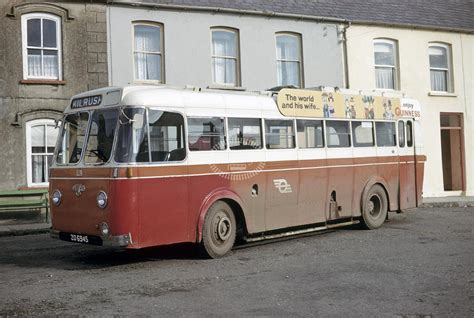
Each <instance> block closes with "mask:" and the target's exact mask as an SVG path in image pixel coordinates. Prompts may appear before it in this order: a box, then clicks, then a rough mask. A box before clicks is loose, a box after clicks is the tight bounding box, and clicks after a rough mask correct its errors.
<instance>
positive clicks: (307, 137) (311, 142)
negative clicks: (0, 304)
mask: <svg viewBox="0 0 474 318" xmlns="http://www.w3.org/2000/svg"><path fill="white" fill-rule="evenodd" d="M296 126H297V136H298V147H300V148H323V147H324V138H323V121H322V120H302V119H298V120H296Z"/></svg>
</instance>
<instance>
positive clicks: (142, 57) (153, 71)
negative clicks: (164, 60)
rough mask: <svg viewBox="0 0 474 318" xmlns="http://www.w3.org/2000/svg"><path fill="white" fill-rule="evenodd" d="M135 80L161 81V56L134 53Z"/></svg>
mask: <svg viewBox="0 0 474 318" xmlns="http://www.w3.org/2000/svg"><path fill="white" fill-rule="evenodd" d="M135 79H137V80H154V81H161V55H159V54H147V53H135Z"/></svg>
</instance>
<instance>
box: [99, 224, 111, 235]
mask: <svg viewBox="0 0 474 318" xmlns="http://www.w3.org/2000/svg"><path fill="white" fill-rule="evenodd" d="M100 233H101V234H102V236H108V235H109V226H108V225H107V223H105V222H104V223H101V224H100Z"/></svg>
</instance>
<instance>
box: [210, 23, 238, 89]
mask: <svg viewBox="0 0 474 318" xmlns="http://www.w3.org/2000/svg"><path fill="white" fill-rule="evenodd" d="M216 31H217V32H228V33H233V34H235V55H236V56H235V57H233V56H228V55H215V54H214V45H213V34H214V32H216ZM210 32H211V37H210V40H211V43H210V45H211V82H212V85H217V86H224V87H240V86H241V85H242V84H241V83H242V80H241V69H240V30H239V29H237V28H231V27H223V26H214V27H211V28H210ZM215 58H222V59H226V60H227V59H229V60H235V83H221V82H216V81H215V79H214V66H213V63H212V62H213V60H214V59H215Z"/></svg>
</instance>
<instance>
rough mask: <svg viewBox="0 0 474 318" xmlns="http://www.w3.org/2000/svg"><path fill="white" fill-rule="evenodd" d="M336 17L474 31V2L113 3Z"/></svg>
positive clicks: (184, 0)
mask: <svg viewBox="0 0 474 318" xmlns="http://www.w3.org/2000/svg"><path fill="white" fill-rule="evenodd" d="M108 2H109V3H118V2H122V3H123V2H129V3H130V2H135V3H143V4H158V5H171V6H191V7H201V8H202V7H208V8H227V9H237V10H245V11H257V12H275V13H282V14H296V15H305V16H315V17H325V18H335V19H343V20H348V21H351V22H352V23H363V24H366V23H368V24H380V25H397V26H410V27H421V28H429V29H446V30H458V31H459V30H461V31H462V30H464V31H468V32H469V33H471V32H472V31H474V0H431V1H430V0H393V1H388V0H334V1H331V0H275V1H272V0H134V1H124V0H109V1H108Z"/></svg>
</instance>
